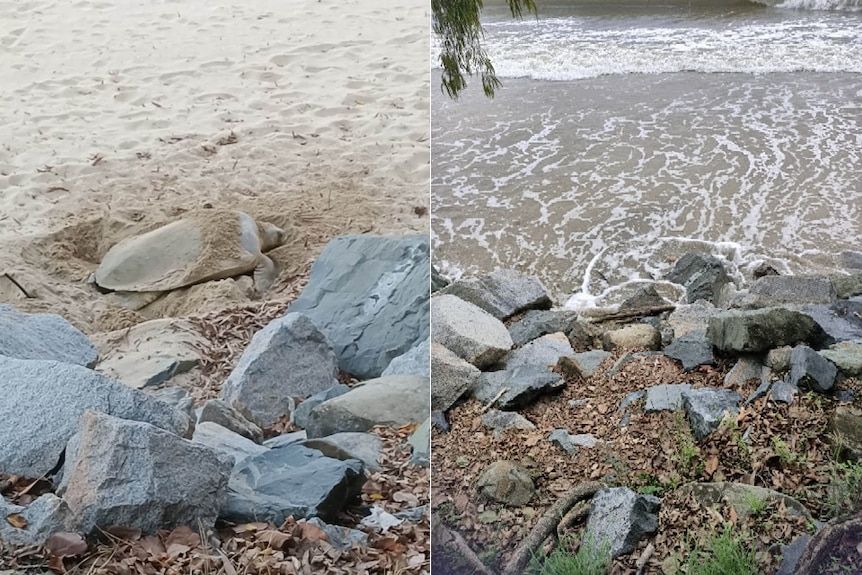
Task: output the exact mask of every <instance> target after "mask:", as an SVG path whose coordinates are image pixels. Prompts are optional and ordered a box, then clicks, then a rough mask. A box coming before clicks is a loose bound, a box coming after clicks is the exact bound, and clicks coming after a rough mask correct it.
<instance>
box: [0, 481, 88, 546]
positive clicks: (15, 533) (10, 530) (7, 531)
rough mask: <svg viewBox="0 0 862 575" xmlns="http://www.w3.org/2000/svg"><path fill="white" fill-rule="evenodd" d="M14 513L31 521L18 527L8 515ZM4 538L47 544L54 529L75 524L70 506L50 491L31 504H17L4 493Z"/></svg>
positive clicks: (0, 502)
mask: <svg viewBox="0 0 862 575" xmlns="http://www.w3.org/2000/svg"><path fill="white" fill-rule="evenodd" d="M13 513H16V514H19V515H21V516H22V517H23V518H24V520H25V521H26V522H27V526H26V527H24V528H23V529H18V528H17V527H14V526H13V525H12V524H11V523H10V522H9V521H6V518H7V517H9V516H10V515H12V514H13ZM0 517H2V518H3V520H2V521H0V541H2V542H5V543H7V544H9V545H44V544H45V541H46V540H47V539H48V538H49V537H50V536H51V535H53V534H54V533H58V532H60V531H68V530H69V529H72V528H73V527H74V522H73V518H72V516H71V511H69V507H68V506H67V505H66V503H65V502H63V500H62V499H60V498H59V497H57V496H56V495H54V494H53V493H46V494H45V495H42V496H40V497H39V498H37V499H36V500H35V501H33V502H32V503H30V504H29V505H27V506H21V505H15V504H13V503H10V502H8V501H7V500H6V499H5V498H4V497H3V496H2V495H0Z"/></svg>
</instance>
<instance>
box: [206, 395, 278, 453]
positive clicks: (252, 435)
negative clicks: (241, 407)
mask: <svg viewBox="0 0 862 575" xmlns="http://www.w3.org/2000/svg"><path fill="white" fill-rule="evenodd" d="M205 421H212V422H213V423H217V424H219V425H221V426H222V427H224V428H226V429H229V430H231V431H233V432H234V433H238V434H239V435H242V436H243V437H245V438H247V439H250V440H251V441H254V442H255V443H261V442H263V430H262V429H261V428H260V427H258V426H257V425H255V424H254V423H253V422H251V421H249V420H248V419H246V418H245V417H244V416H243V414H241V413H240V412H239V411H237V410H236V409H234V408H233V407H231V406H230V405H228V404H227V403H225V402H224V401H222V400H220V399H209V400H207V402H206V403H204V404H203V407H202V408H201V412H200V415H198V423H203V422H205Z"/></svg>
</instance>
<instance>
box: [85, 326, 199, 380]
mask: <svg viewBox="0 0 862 575" xmlns="http://www.w3.org/2000/svg"><path fill="white" fill-rule="evenodd" d="M93 342H94V343H95V344H96V346H97V347H98V348H99V351H100V356H101V357H100V359H99V363H98V365H97V366H96V371H98V372H100V373H103V374H105V375H106V376H108V377H110V378H113V379H116V380H117V381H121V382H123V383H125V384H126V385H128V386H129V387H133V388H135V389H143V388H145V387H150V386H154V385H159V384H161V383H165V382H166V381H169V380H171V379H172V378H173V377H174V376H176V375H180V374H183V373H186V372H188V371H190V370H191V369H193V368H194V367H195V366H197V365H198V363H200V358H201V352H200V349H201V348H202V347H203V346H204V345H205V343H206V340H205V339H204V338H203V337H201V335H200V334H198V332H197V330H196V329H195V327H194V325H193V324H192V323H191V322H190V321H189V320H187V319H178V318H163V319H154V320H150V321H146V322H143V323H139V324H137V325H134V326H132V327H130V328H128V329H121V330H117V331H112V332H108V333H102V334H97V335H95V336H93Z"/></svg>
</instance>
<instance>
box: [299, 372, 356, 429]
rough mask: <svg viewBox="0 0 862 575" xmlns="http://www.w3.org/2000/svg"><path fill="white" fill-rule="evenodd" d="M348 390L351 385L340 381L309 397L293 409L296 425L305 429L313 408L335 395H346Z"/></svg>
mask: <svg viewBox="0 0 862 575" xmlns="http://www.w3.org/2000/svg"><path fill="white" fill-rule="evenodd" d="M348 391H350V386H348V385H344V384H343V383H338V384H335V385H333V386H332V387H330V388H329V389H326V390H324V391H320V392H318V393H315V394H314V395H312V396H311V397H309V398H307V399H306V400H305V401H303V402H302V403H300V404H299V405H297V406H296V409H294V410H293V423H294V425H296V426H297V427H299V428H301V429H305V428H306V427H307V426H308V414H309V413H311V410H312V409H314V408H315V407H317V406H318V405H320V404H321V403H323V402H324V401H327V400H329V399H332V398H333V397H338V396H339V395H344V394H345V393H347V392H348Z"/></svg>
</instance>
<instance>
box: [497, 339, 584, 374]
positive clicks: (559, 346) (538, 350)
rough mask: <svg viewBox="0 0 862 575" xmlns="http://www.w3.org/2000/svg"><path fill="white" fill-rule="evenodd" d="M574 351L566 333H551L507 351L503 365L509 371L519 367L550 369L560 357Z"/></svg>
mask: <svg viewBox="0 0 862 575" xmlns="http://www.w3.org/2000/svg"><path fill="white" fill-rule="evenodd" d="M574 353H575V351H574V350H573V349H572V346H571V344H570V343H569V339H568V338H567V337H566V334H564V333H552V334H549V335H543V336H542V337H540V338H538V339H534V340H533V341H531V342H530V343H528V344H526V345H525V346H524V347H522V348H520V349H516V350H513V351H511V352H509V354H508V355H507V356H506V357H505V358H504V360H503V365H504V366H505V368H506V369H507V370H510V371H511V370H515V369H518V368H519V367H535V368H544V369H552V368H553V367H554V366H555V365H557V361H559V359H560V357H571V356H572V355H573V354H574Z"/></svg>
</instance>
